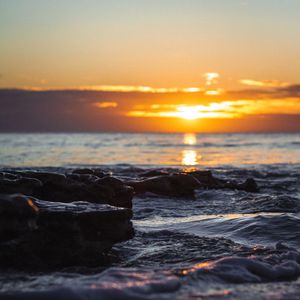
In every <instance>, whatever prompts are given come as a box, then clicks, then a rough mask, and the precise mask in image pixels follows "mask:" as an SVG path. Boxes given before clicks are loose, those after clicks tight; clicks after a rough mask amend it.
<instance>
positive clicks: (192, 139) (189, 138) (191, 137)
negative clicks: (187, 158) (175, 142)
mask: <svg viewBox="0 0 300 300" xmlns="http://www.w3.org/2000/svg"><path fill="white" fill-rule="evenodd" d="M183 143H184V144H185V145H195V144H196V143H197V136H196V134H195V133H185V134H184V136H183Z"/></svg>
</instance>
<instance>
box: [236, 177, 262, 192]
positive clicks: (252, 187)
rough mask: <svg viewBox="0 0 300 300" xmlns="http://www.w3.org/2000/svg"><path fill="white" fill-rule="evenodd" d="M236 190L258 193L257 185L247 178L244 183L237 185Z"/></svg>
mask: <svg viewBox="0 0 300 300" xmlns="http://www.w3.org/2000/svg"><path fill="white" fill-rule="evenodd" d="M237 189H238V190H244V191H246V192H251V193H256V192H258V186H257V183H256V181H255V180H254V179H253V178H247V179H246V181H245V182H244V183H241V184H238V186H237Z"/></svg>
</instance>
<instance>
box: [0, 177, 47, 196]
mask: <svg viewBox="0 0 300 300" xmlns="http://www.w3.org/2000/svg"><path fill="white" fill-rule="evenodd" d="M42 185H43V184H42V182H41V181H40V180H38V179H35V178H19V179H6V178H2V179H0V193H2V194H15V193H22V194H26V195H35V194H36V192H37V191H38V190H39V189H40V188H41V187H42Z"/></svg>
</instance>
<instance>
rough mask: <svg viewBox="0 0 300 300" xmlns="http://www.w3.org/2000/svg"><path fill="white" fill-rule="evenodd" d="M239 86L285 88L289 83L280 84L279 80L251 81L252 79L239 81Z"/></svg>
mask: <svg viewBox="0 0 300 300" xmlns="http://www.w3.org/2000/svg"><path fill="white" fill-rule="evenodd" d="M239 82H240V83H241V84H244V85H250V86H256V87H285V86H289V85H290V83H288V82H282V81H279V80H253V79H241V80H240V81H239Z"/></svg>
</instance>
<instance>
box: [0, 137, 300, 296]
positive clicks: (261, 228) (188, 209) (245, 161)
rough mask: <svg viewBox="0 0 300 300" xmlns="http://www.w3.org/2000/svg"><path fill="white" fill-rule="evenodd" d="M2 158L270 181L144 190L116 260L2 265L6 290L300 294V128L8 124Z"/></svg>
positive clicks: (23, 164)
mask: <svg viewBox="0 0 300 300" xmlns="http://www.w3.org/2000/svg"><path fill="white" fill-rule="evenodd" d="M0 145H1V147H0V165H1V167H2V168H11V167H20V168H32V167H40V168H44V169H46V170H48V169H49V170H52V171H53V170H56V169H57V170H61V169H62V168H63V170H65V169H72V168H74V167H78V166H79V167H81V166H82V167H84V166H100V167H101V168H103V169H104V170H106V171H109V172H111V173H112V175H114V176H118V177H120V178H133V179H138V178H140V177H139V176H140V174H141V173H143V172H145V171H146V170H149V169H157V168H159V169H166V170H168V171H169V172H172V171H173V172H176V171H178V170H193V169H201V170H203V169H209V170H211V171H212V173H213V175H214V176H217V177H220V178H223V179H231V180H236V181H244V180H245V179H247V178H249V177H252V178H254V179H255V180H256V182H257V184H258V186H259V189H260V190H259V192H258V193H248V192H245V191H239V190H205V189H199V190H196V192H195V197H193V198H173V197H163V196H157V195H154V194H151V193H146V194H143V195H140V196H137V197H135V198H134V200H133V212H134V217H133V224H134V227H135V231H136V235H135V237H134V238H133V239H132V240H130V241H127V242H123V243H120V244H117V245H115V246H114V248H113V253H114V254H115V255H116V256H117V257H118V260H117V261H116V262H115V263H114V265H113V266H112V267H110V268H108V269H106V270H104V271H103V270H101V269H99V270H97V269H94V270H86V269H80V268H78V269H76V268H75V269H72V270H65V271H62V272H56V273H45V274H25V273H15V272H11V273H5V274H1V273H0V292H1V293H0V299H1V300H2V299H34V300H35V299H56V300H60V299H76V300H77V299H91V300H94V299H207V300H212V299H266V300H267V299H268V300H271V299H272V300H275V299H276V300H278V299H300V279H299V278H300V134H193V133H187V134H1V135H0Z"/></svg>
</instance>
